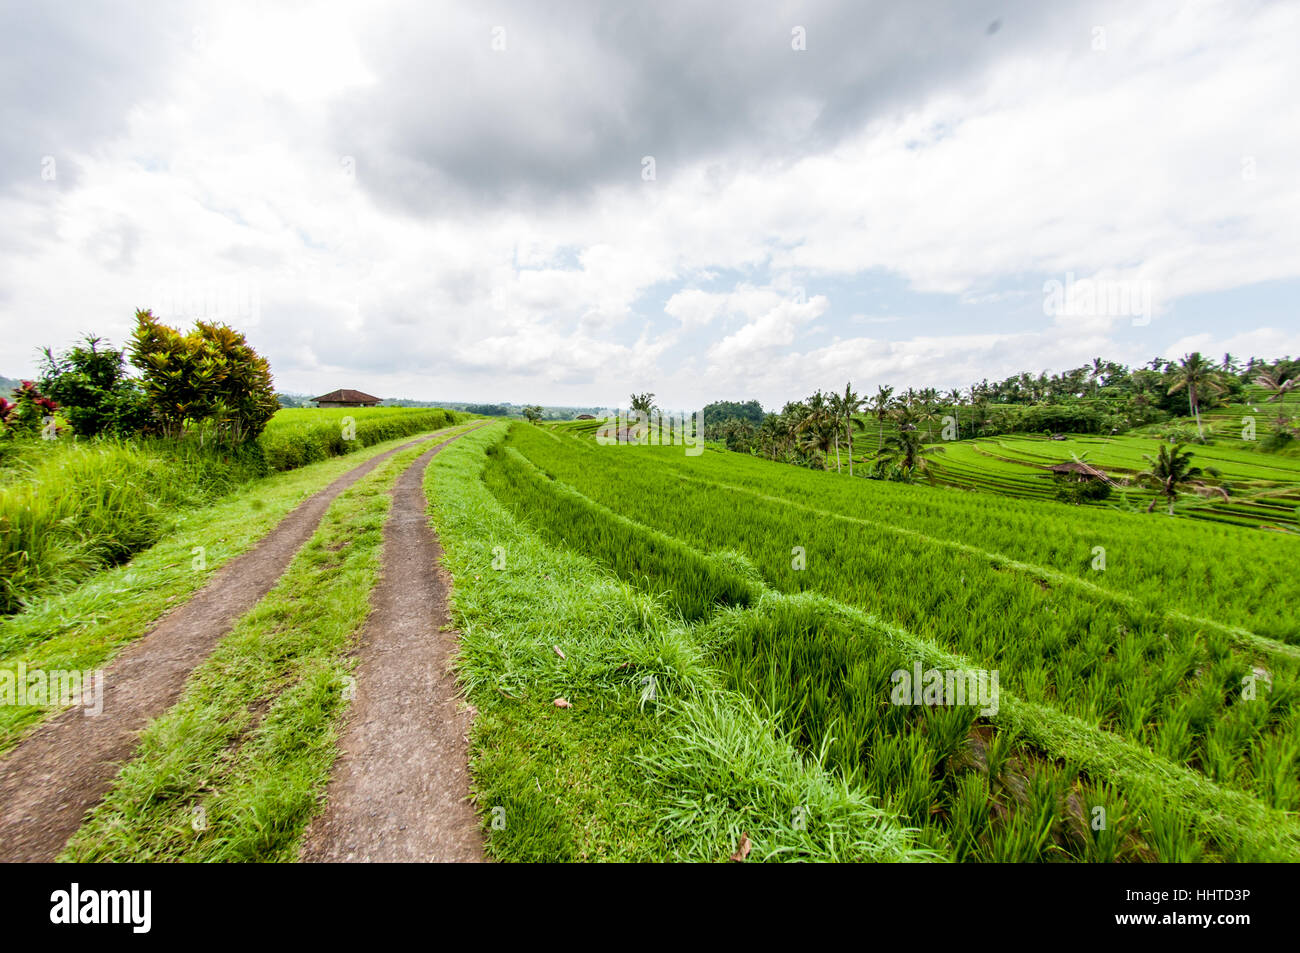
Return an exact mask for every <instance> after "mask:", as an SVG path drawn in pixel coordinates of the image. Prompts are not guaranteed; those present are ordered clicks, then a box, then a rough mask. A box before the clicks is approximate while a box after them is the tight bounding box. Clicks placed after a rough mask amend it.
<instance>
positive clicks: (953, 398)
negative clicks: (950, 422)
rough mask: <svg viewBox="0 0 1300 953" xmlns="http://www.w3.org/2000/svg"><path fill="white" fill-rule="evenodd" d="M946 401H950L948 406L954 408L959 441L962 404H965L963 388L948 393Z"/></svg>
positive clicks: (955, 388) (953, 412) (956, 388)
mask: <svg viewBox="0 0 1300 953" xmlns="http://www.w3.org/2000/svg"><path fill="white" fill-rule="evenodd" d="M945 399H946V400H947V401H948V404H949V405H950V406H951V407H952V415H953V419H954V420H956V421H957V439H958V440H960V439H961V407H962V404H963V403H964V399H963V397H962V393H961V388H959V387H954V388H953V389H952V390H950V391H948V393H947V394H946V395H945Z"/></svg>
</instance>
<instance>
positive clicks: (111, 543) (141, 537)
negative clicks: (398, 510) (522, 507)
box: [0, 408, 466, 615]
mask: <svg viewBox="0 0 1300 953" xmlns="http://www.w3.org/2000/svg"><path fill="white" fill-rule="evenodd" d="M282 415H284V416H283V417H282ZM346 416H352V417H353V419H354V422H355V432H353V431H351V430H345V429H344V426H343V421H342V418H344V417H346ZM465 416H466V415H464V414H458V413H455V412H453V411H448V410H442V409H436V408H435V409H428V410H426V409H423V408H419V409H410V410H408V409H404V408H375V409H373V410H367V409H357V410H352V411H348V412H346V413H341V412H338V411H332V410H296V411H281V412H280V413H279V414H277V415H276V417H275V418H274V419H273V420H272V421H271V424H270V426H268V428H267V429H266V431H265V432H264V433H263V434H262V436H261V438H260V439H259V442H258V443H257V444H256V445H253V446H248V447H244V448H241V449H239V450H230V449H228V448H223V447H219V446H213V445H211V444H208V445H206V446H205V445H203V444H201V443H200V442H198V441H195V440H182V441H165V440H109V439H104V440H89V441H73V440H71V439H60V440H58V441H48V442H47V441H42V440H32V441H25V442H22V443H20V444H14V443H11V444H10V445H9V446H8V447H7V449H6V454H5V457H4V458H3V460H2V461H0V479H2V480H3V485H2V486H0V615H10V614H12V613H14V612H18V611H20V610H21V609H22V608H23V607H24V606H25V605H28V604H30V603H31V602H32V601H34V600H36V599H39V598H42V597H43V596H45V595H48V594H50V593H52V592H57V591H62V590H65V589H67V588H69V587H71V586H74V585H76V584H77V583H78V582H80V581H82V580H83V579H85V578H86V577H87V576H89V575H90V574H92V573H94V572H96V571H98V570H100V569H103V568H105V567H107V566H112V565H116V564H118V563H121V562H123V561H125V560H127V559H129V558H130V557H131V556H132V555H133V554H135V553H137V552H139V551H141V550H142V549H145V548H146V547H148V546H151V545H153V544H154V543H156V542H157V541H158V540H159V539H160V538H162V536H163V535H165V533H166V532H167V528H168V526H170V525H171V523H172V521H173V519H174V517H175V515H176V514H177V513H179V512H181V511H183V510H187V509H191V508H193V507H198V506H204V505H207V504H210V503H212V502H213V501H215V500H217V499H218V498H220V497H222V496H224V495H225V494H227V493H229V492H231V491H232V490H234V489H236V488H238V487H241V486H245V485H248V484H249V483H250V482H252V481H253V480H256V479H257V478H258V477H260V476H263V475H265V474H266V473H267V472H269V471H277V470H290V469H294V468H296V467H299V466H302V465H304V464H306V463H310V462H315V461H318V460H324V459H327V458H329V457H331V456H339V455H342V454H345V453H350V452H355V451H357V450H360V449H362V448H363V447H367V446H370V445H372V444H375V443H379V442H381V441H385V440H390V439H393V438H396V437H401V436H407V435H411V434H416V433H422V432H426V431H431V430H437V429H440V428H442V427H445V426H448V425H449V424H452V423H455V422H457V421H459V420H462V419H464V418H465ZM345 437H346V438H347V439H345Z"/></svg>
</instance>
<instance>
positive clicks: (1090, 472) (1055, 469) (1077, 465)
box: [1047, 460, 1111, 483]
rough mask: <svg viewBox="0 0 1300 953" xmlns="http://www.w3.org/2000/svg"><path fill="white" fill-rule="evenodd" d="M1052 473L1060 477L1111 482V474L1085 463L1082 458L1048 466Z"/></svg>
mask: <svg viewBox="0 0 1300 953" xmlns="http://www.w3.org/2000/svg"><path fill="white" fill-rule="evenodd" d="M1047 469H1048V470H1051V471H1052V473H1054V474H1056V475H1057V476H1059V477H1071V476H1072V477H1073V478H1074V479H1076V480H1105V481H1106V482H1107V483H1110V482H1111V479H1110V477H1109V476H1107V475H1106V473H1105V472H1104V471H1102V470H1098V469H1097V468H1096V467H1094V466H1090V465H1089V464H1087V463H1084V462H1083V461H1082V460H1067V461H1066V462H1065V463H1054V464H1052V465H1051V466H1050V467H1047Z"/></svg>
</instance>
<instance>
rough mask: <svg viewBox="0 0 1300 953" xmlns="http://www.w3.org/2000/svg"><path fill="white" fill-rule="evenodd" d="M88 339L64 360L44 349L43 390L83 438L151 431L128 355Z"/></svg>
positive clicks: (75, 432) (93, 338) (74, 431)
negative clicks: (130, 372) (130, 374)
mask: <svg viewBox="0 0 1300 953" xmlns="http://www.w3.org/2000/svg"><path fill="white" fill-rule="evenodd" d="M99 345H100V339H99V338H97V337H94V336H92V335H86V337H85V345H84V346H83V345H80V344H79V345H77V346H75V347H73V348H71V349H69V350H67V351H64V352H63V353H62V354H60V355H59V356H57V357H55V355H54V353H53V352H52V351H51V350H50V349H49V348H45V363H44V367H43V368H42V372H41V379H40V389H41V391H42V392H43V393H45V394H47V395H48V396H50V397H52V398H54V399H55V400H57V401H58V402H59V403H60V404H62V405H63V408H64V416H65V417H66V418H67V421H68V426H69V427H71V428H72V432H73V433H74V434H76V435H77V436H78V437H96V436H99V435H101V434H112V435H115V436H129V435H131V434H135V433H139V432H141V431H143V430H144V429H146V428H147V427H148V424H149V406H148V401H147V400H146V398H145V395H144V392H143V391H142V390H141V389H140V386H139V385H138V384H137V383H136V382H135V381H133V380H131V379H130V378H129V377H127V376H126V367H125V354H124V352H123V351H122V350H120V349H118V348H114V347H107V346H106V347H103V348H101V347H100V346H99Z"/></svg>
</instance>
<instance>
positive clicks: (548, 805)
mask: <svg viewBox="0 0 1300 953" xmlns="http://www.w3.org/2000/svg"><path fill="white" fill-rule="evenodd" d="M503 432H504V428H503V427H502V426H500V425H492V426H490V427H486V428H483V429H482V430H480V431H478V432H475V433H473V434H469V435H467V436H466V437H464V438H463V439H461V440H460V441H457V443H455V444H453V445H452V446H451V447H448V448H447V450H445V451H443V452H442V453H441V454H440V455H439V456H438V457H437V459H436V461H435V462H436V464H437V466H434V467H431V468H430V470H429V472H428V475H427V476H426V490H427V492H428V495H429V499H430V503H431V507H432V513H433V516H434V522H435V525H436V527H437V530H438V533H439V535H440V538H441V541H442V545H443V547H444V550H445V551H446V559H447V564H448V567H449V569H450V570H451V572H452V575H453V577H454V579H455V590H454V607H453V613H454V618H455V621H456V624H457V625H458V627H459V628H460V630H461V633H462V634H461V649H460V654H459V658H458V663H457V665H458V673H459V677H460V679H461V682H462V684H463V685H464V687H465V690H466V693H467V697H468V700H469V702H470V703H472V704H473V705H474V706H475V707H476V709H477V716H476V718H475V719H474V722H473V729H472V733H471V738H470V741H471V758H472V762H471V764H472V774H473V784H474V791H475V795H476V799H477V802H478V807H479V810H480V811H481V812H482V814H483V816H484V828H485V834H486V836H487V838H488V840H487V844H488V850H489V851H490V853H492V854H493V855H494V856H496V857H498V858H501V859H513V860H525V859H526V860H563V859H582V858H586V859H608V860H642V859H657V860H665V859H680V860H696V861H720V860H725V859H726V858H727V857H728V856H729V855H730V854H731V853H732V852H733V851H735V850H736V847H737V845H738V844H739V842H740V838H741V835H742V834H748V836H749V837H750V839H751V841H752V843H753V850H754V853H753V857H754V859H811V860H891V859H920V858H923V857H925V856H927V855H926V854H925V853H924V852H919V851H917V850H916V848H915V847H914V846H913V843H912V838H911V836H910V834H909V833H908V831H907V830H906V829H905V828H904V827H903V826H902V825H899V824H898V823H897V822H896V821H894V820H893V819H892V818H890V817H889V816H888V815H887V814H886V813H885V812H883V811H881V810H880V809H879V808H878V807H877V806H876V805H874V804H873V803H872V802H871V801H870V799H869V798H867V797H866V796H864V795H863V794H861V793H859V792H857V791H854V790H852V789H851V788H849V787H848V786H847V785H846V784H845V783H844V782H843V781H842V780H840V779H837V778H835V777H834V776H832V775H831V774H829V773H827V772H826V771H825V770H824V769H823V768H822V767H821V766H820V765H819V764H818V763H817V762H816V760H815V759H813V758H809V757H806V756H804V755H801V754H800V753H799V752H798V751H797V750H796V749H795V748H794V747H793V745H791V744H790V743H789V741H787V740H786V739H784V738H782V737H780V736H779V735H778V734H777V733H776V731H775V725H774V723H773V722H772V721H771V720H770V719H768V718H766V717H765V716H764V715H762V714H761V713H760V712H758V710H757V709H755V708H754V707H753V706H752V705H750V704H749V703H747V702H746V701H745V699H744V698H743V697H742V696H740V695H738V694H737V693H735V692H732V691H729V690H727V689H726V688H725V686H723V685H722V684H720V681H719V677H718V676H717V675H716V674H715V673H714V672H713V670H712V668H711V666H710V665H709V664H708V662H707V654H706V650H705V648H704V647H703V646H702V645H701V644H700V642H699V639H698V633H697V631H696V629H694V628H693V627H692V626H691V625H689V624H688V623H686V622H684V621H683V620H682V616H681V613H679V612H678V611H676V610H675V609H674V608H673V607H672V606H671V604H670V603H669V602H668V600H667V599H666V598H664V597H662V596H656V595H648V594H645V593H642V592H638V591H637V590H636V589H634V588H632V587H631V586H629V585H628V584H627V583H626V582H623V581H621V580H619V579H618V578H617V577H616V576H615V575H614V574H613V573H612V572H611V571H610V570H608V569H603V568H602V567H601V566H600V565H599V564H598V563H596V562H593V561H592V560H591V559H589V558H587V557H586V556H584V555H581V554H579V553H577V552H575V551H573V550H571V549H568V548H559V546H558V545H557V544H556V542H555V540H554V538H553V537H552V536H551V535H550V533H549V532H539V531H535V530H534V529H533V528H532V527H531V525H530V524H529V523H528V522H527V521H523V520H520V519H518V518H516V516H515V514H514V512H513V511H512V510H511V509H509V508H507V507H505V506H503V505H502V503H501V502H500V501H499V500H498V499H497V498H496V497H495V496H494V495H493V493H492V492H491V490H490V488H489V486H488V484H487V483H485V482H484V480H483V479H481V478H480V474H481V473H482V472H483V470H484V466H485V464H487V463H488V462H489V461H492V462H500V461H502V460H504V459H505V458H506V457H505V455H500V454H493V455H492V456H491V457H489V456H488V454H487V452H486V451H487V450H488V448H490V447H492V446H493V445H494V444H495V443H496V442H497V441H499V440H500V439H501V437H502V435H503ZM488 479H492V477H490V476H489V477H488ZM494 563H495V564H496V565H497V566H500V567H501V568H499V569H494V568H493V565H494ZM557 646H558V647H559V649H560V650H561V651H562V652H563V653H564V657H563V658H561V657H560V655H559V653H557V652H556V651H555V649H556V647H557ZM651 689H653V691H651ZM558 697H563V698H565V699H567V700H568V701H570V702H571V704H572V707H571V708H565V709H559V708H556V707H555V706H554V704H553V702H554V700H555V699H556V698H558ZM493 808H499V809H500V812H499V814H497V813H494V812H493V810H492V809H493ZM800 808H802V809H803V810H804V812H805V814H806V815H807V818H808V820H807V823H804V824H799V823H796V817H797V815H796V809H800ZM494 816H500V817H501V818H502V821H501V824H502V825H503V826H500V827H494V826H493V825H492V820H493V817H494Z"/></svg>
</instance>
